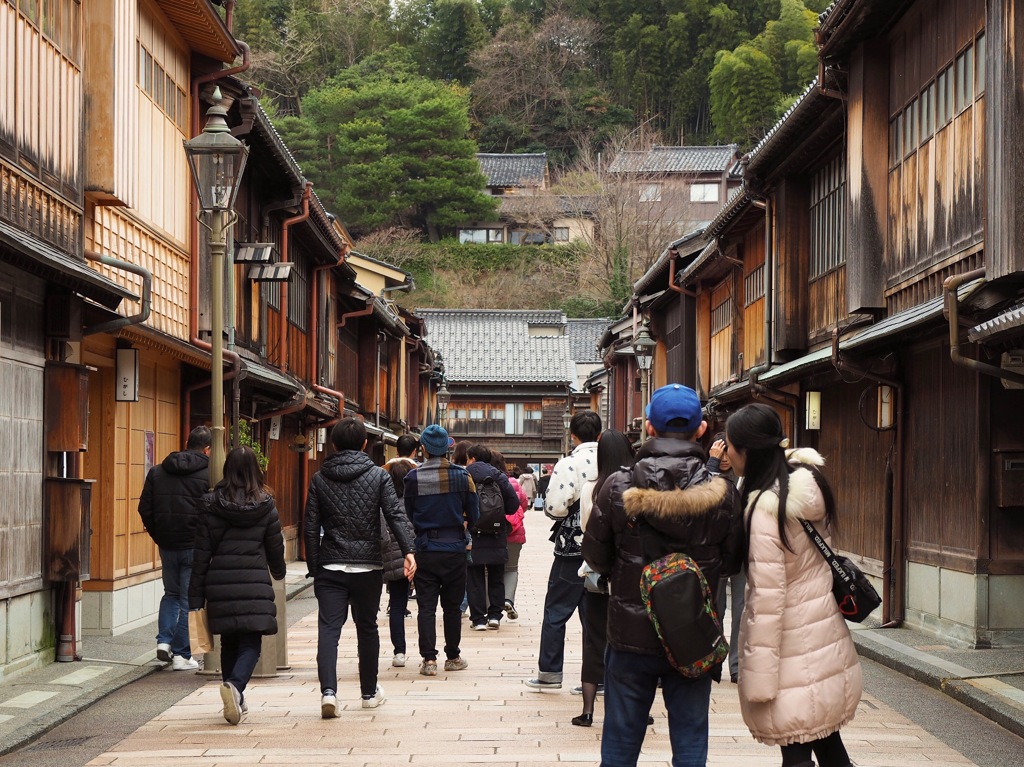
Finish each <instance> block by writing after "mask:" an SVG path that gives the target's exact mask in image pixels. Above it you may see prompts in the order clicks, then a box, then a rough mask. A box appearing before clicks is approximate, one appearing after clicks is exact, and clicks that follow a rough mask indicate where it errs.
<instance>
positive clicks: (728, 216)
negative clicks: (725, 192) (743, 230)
mask: <svg viewBox="0 0 1024 767" xmlns="http://www.w3.org/2000/svg"><path fill="white" fill-rule="evenodd" d="M751 202H753V200H752V199H751V197H750V195H748V194H747V193H746V191H745V190H744V189H743V188H742V187H740V188H739V189H737V190H736V191H735V192H733V194H732V197H730V198H729V201H728V202H726V203H725V205H723V206H722V209H721V210H720V211H718V215H717V216H715V218H714V219H713V220H712V221H711V223H710V224H708V228H707V229H706V230H705V231H706V232H707V234H708V237H709V238H711V237H717V236H718V235H719V234H721V232H722V230H723V229H725V228H726V226H728V224H729V223H730V222H731V221H732V220H733V219H734V218H736V217H737V216H738V215H739V214H740V213H742V212H743V210H744V209H746V207H747V206H748V205H750V203H751Z"/></svg>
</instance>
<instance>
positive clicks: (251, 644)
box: [220, 631, 263, 700]
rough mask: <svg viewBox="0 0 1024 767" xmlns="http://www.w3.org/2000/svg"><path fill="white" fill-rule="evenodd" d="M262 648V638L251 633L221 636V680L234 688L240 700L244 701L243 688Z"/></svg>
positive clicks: (250, 676) (250, 675) (249, 677)
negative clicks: (229, 683)
mask: <svg viewBox="0 0 1024 767" xmlns="http://www.w3.org/2000/svg"><path fill="white" fill-rule="evenodd" d="M262 647H263V636H262V635H261V634H257V633H255V632H252V631H243V632H240V633H238V634H221V637H220V668H221V671H220V674H221V678H222V679H223V680H224V681H225V682H231V684H233V685H234V686H235V689H236V690H238V692H239V695H240V696H241V699H242V700H245V687H246V685H247V684H249V680H250V679H251V678H252V672H253V671H254V670H255V669H256V664H257V663H258V662H259V659H260V650H261V649H262Z"/></svg>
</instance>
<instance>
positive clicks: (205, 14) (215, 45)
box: [155, 0, 241, 63]
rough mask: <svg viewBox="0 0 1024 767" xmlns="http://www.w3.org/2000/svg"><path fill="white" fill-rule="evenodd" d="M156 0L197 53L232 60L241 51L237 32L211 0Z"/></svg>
mask: <svg viewBox="0 0 1024 767" xmlns="http://www.w3.org/2000/svg"><path fill="white" fill-rule="evenodd" d="M155 1H156V4H157V6H158V7H159V8H160V10H161V11H162V12H163V14H164V16H166V17H167V20H168V21H169V22H170V23H171V26H172V27H173V28H174V31H175V32H177V33H178V34H179V35H181V36H182V37H183V38H185V42H187V43H188V45H189V48H191V49H192V50H193V51H195V52H196V53H200V54H202V55H203V56H207V57H209V58H211V59H215V60H216V61H223V62H228V63H230V62H232V61H234V60H235V57H236V56H238V55H239V54H240V53H241V50H240V48H239V46H238V43H237V42H236V41H235V38H234V35H232V34H231V32H230V31H229V30H228V28H227V25H225V24H224V20H223V19H221V17H220V14H219V13H218V12H217V11H216V10H215V9H214V7H213V4H212V3H210V2H209V1H208V0H155ZM218 5H219V3H218Z"/></svg>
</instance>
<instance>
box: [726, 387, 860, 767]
mask: <svg viewBox="0 0 1024 767" xmlns="http://www.w3.org/2000/svg"><path fill="white" fill-rule="evenodd" d="M726 441H727V443H728V448H729V458H730V460H731V461H732V467H733V469H734V470H735V471H736V473H737V474H738V475H739V476H740V477H741V478H742V479H741V481H740V491H741V494H740V498H741V502H742V504H743V509H744V513H745V521H746V525H747V531H748V532H747V534H748V538H749V548H748V554H747V588H746V606H745V608H744V612H743V622H742V624H741V626H740V659H739V660H740V668H739V694H740V711H741V712H742V714H743V721H744V722H745V723H746V725H747V727H748V728H749V729H750V733H751V734H752V735H753V736H754V738H755V739H756V740H758V741H760V742H761V743H766V744H768V745H775V746H780V747H781V749H782V765H783V767H814V762H813V761H812V760H811V756H812V754H813V755H814V756H815V757H817V759H818V765H819V766H820V767H849V766H850V764H851V762H850V757H849V755H848V754H847V752H846V747H845V746H844V745H843V741H842V738H841V736H840V734H839V730H840V728H841V727H843V726H844V725H845V724H846V723H848V722H849V721H851V720H852V719H853V717H854V714H855V713H856V710H857V704H858V703H859V702H860V696H861V691H862V680H861V667H860V661H859V659H858V657H857V651H856V648H855V647H854V644H853V639H852V638H851V637H850V630H849V628H848V627H847V625H846V621H845V620H844V619H843V616H842V614H840V612H839V607H838V606H837V605H836V601H835V598H834V597H833V596H832V572H831V570H830V568H829V566H828V563H827V562H826V561H825V559H824V558H823V557H822V556H821V553H820V552H819V551H818V549H817V548H816V547H815V546H814V545H813V544H812V542H811V540H810V538H809V537H808V535H807V534H806V532H805V531H804V529H803V527H802V526H801V524H800V519H806V520H807V521H808V522H810V523H812V524H813V525H814V526H815V527H817V528H818V530H819V532H820V533H821V534H822V535H823V536H824V537H825V539H826V540H828V539H829V537H830V535H831V533H832V532H833V531H834V529H835V515H836V514H835V501H834V499H833V497H832V491H831V490H830V489H829V486H828V483H827V482H825V480H824V477H823V476H822V475H821V472H820V467H821V466H823V465H824V463H825V461H824V459H823V458H822V457H821V456H820V455H819V454H818V453H817V451H815V450H811V449H809V448H803V449H800V450H791V451H788V452H787V451H786V447H788V445H789V442H788V440H787V439H786V437H785V435H784V434H783V431H782V422H781V420H780V419H779V416H778V414H777V413H776V412H775V411H774V410H773V409H772V408H771V407H769V406H768V405H764V404H761V403H756V404H753V405H747V406H745V407H743V408H741V409H740V410H738V411H737V412H736V413H735V414H733V415H732V416H731V417H730V418H729V420H728V422H727V423H726Z"/></svg>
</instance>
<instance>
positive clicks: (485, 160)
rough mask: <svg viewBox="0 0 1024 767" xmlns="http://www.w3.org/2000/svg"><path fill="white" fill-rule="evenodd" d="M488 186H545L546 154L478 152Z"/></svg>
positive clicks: (481, 168)
mask: <svg viewBox="0 0 1024 767" xmlns="http://www.w3.org/2000/svg"><path fill="white" fill-rule="evenodd" d="M476 159H477V160H479V161H480V170H481V171H483V174H484V175H485V176H487V186H519V187H537V186H544V174H545V172H546V171H547V167H548V156H547V155H546V154H543V153H541V154H478V155H477V156H476Z"/></svg>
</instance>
